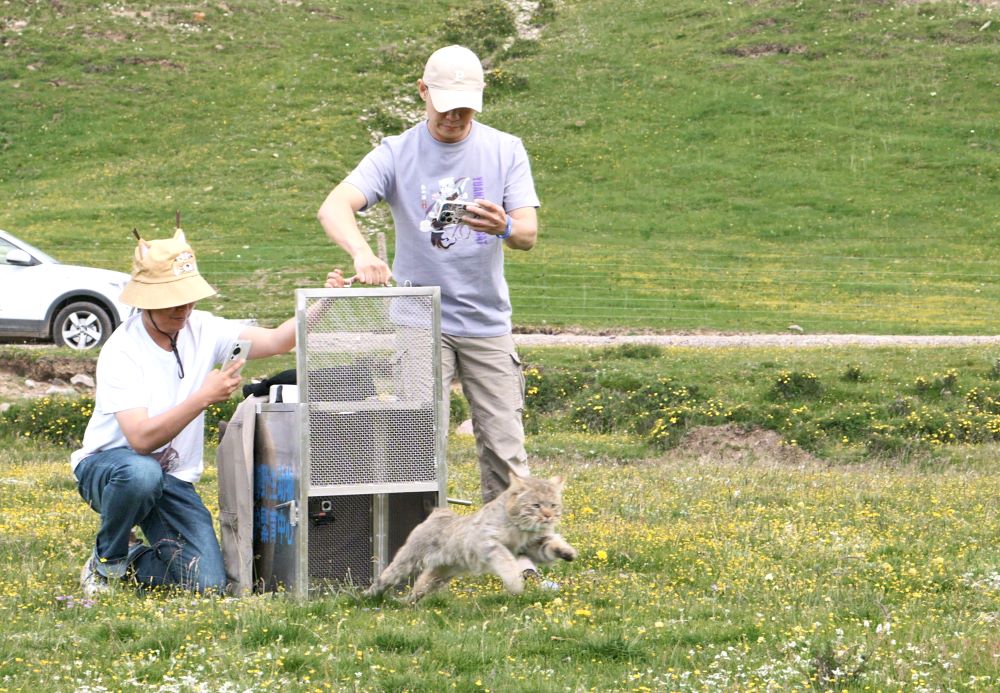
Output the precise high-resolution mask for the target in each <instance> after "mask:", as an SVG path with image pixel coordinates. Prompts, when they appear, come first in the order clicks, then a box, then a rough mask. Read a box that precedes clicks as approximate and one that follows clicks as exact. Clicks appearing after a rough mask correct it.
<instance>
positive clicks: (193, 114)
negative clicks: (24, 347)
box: [0, 0, 1000, 334]
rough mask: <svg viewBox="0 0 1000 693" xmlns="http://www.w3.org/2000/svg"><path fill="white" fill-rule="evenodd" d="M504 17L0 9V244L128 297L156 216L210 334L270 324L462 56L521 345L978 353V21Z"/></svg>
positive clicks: (498, 13) (989, 82) (689, 13)
mask: <svg viewBox="0 0 1000 693" xmlns="http://www.w3.org/2000/svg"><path fill="white" fill-rule="evenodd" d="M511 6H514V3H511ZM505 8H506V6H505V5H504V4H503V3H501V2H496V1H494V2H485V1H480V2H474V3H472V4H469V5H461V6H459V5H455V4H453V3H448V2H442V1H430V2H422V3H404V2H380V3H372V4H368V5H364V4H355V3H336V4H335V3H331V2H326V1H324V2H312V3H299V2H273V1H272V0H238V1H234V2H227V3H214V4H201V3H173V4H169V5H163V4H160V3H150V2H122V3H115V4H106V3H91V2H83V1H82V0H63V1H61V2H58V3H41V2H27V1H24V2H9V3H7V4H6V5H4V10H3V14H2V17H0V37H2V40H0V103H2V104H3V117H2V118H0V197H2V199H3V200H4V203H5V204H4V207H3V210H2V211H0V227H2V228H5V229H7V230H10V231H13V232H15V233H19V234H21V235H23V236H25V237H27V238H28V239H29V240H31V241H33V242H35V243H37V244H38V245H40V246H42V247H43V248H46V249H50V250H52V252H53V253H54V254H55V255H56V256H57V257H60V258H61V259H64V260H65V261H74V262H88V263H95V264H101V265H105V266H108V267H113V268H118V269H124V270H127V269H128V262H129V258H130V254H131V252H130V251H131V245H132V241H131V239H130V235H129V232H130V230H131V229H132V228H133V227H136V228H138V229H139V230H140V231H141V232H142V233H145V234H148V235H151V236H156V235H164V234H167V233H169V232H170V229H171V228H172V226H173V222H174V212H175V210H179V211H181V213H182V223H183V225H184V226H185V227H186V229H187V230H188V232H189V234H190V237H191V239H192V241H193V243H194V245H195V248H196V249H197V250H199V252H200V255H199V259H200V260H201V263H202V269H203V271H204V272H205V273H206V274H207V275H208V276H209V278H210V279H211V280H212V281H214V282H215V283H216V284H218V286H219V287H220V289H221V296H220V299H219V301H218V302H217V303H216V304H215V305H213V306H211V307H212V308H216V309H219V310H222V311H224V312H225V313H226V314H229V315H233V316H239V317H246V316H254V317H258V318H260V319H261V320H262V321H264V322H273V321H276V320H278V319H279V318H281V317H283V316H285V315H287V314H288V313H289V312H290V311H291V307H292V300H291V290H292V289H293V288H294V287H297V286H312V285H316V283H317V282H318V281H319V280H320V278H321V277H323V276H324V275H325V272H326V270H327V269H328V268H329V267H330V266H331V265H344V264H345V259H346V258H345V257H344V255H343V254H342V253H341V252H340V251H339V250H338V249H335V248H333V247H332V246H331V244H330V243H329V242H328V241H327V240H326V239H325V237H324V236H323V234H322V231H321V229H320V227H319V225H318V223H317V222H316V220H315V212H316V210H317V209H318V207H319V204H320V203H321V202H322V200H323V198H324V197H325V196H326V194H327V192H328V191H329V190H330V189H331V188H332V187H333V185H334V184H336V183H337V182H338V181H339V180H340V179H341V178H342V177H343V176H344V175H345V174H346V173H347V172H348V171H349V170H350V169H351V168H352V166H353V165H354V164H355V163H356V161H357V160H358V159H359V158H360V157H361V156H362V155H363V154H364V153H365V152H366V151H368V149H369V147H370V146H371V143H372V141H373V139H377V133H393V132H398V131H400V130H401V129H403V128H404V127H406V126H407V125H408V124H409V123H411V122H413V120H414V118H415V117H419V112H420V109H419V108H418V103H417V102H415V101H414V99H415V88H414V83H415V80H416V78H417V77H418V76H419V74H420V71H421V69H422V64H423V61H424V59H425V57H426V55H427V54H428V53H429V52H430V51H431V50H432V49H433V48H434V47H437V46H439V45H441V44H443V43H446V42H453V41H461V42H463V43H467V44H469V45H471V46H473V47H474V48H475V49H476V50H478V51H479V52H480V53H481V54H482V55H483V57H485V58H486V59H487V61H488V64H489V66H490V68H491V70H490V75H489V82H490V87H489V89H488V92H487V107H486V111H485V112H484V113H483V115H482V119H483V121H484V122H487V123H489V124H492V125H496V126H498V127H500V128H503V129H507V130H510V131H512V132H515V133H517V134H519V135H521V136H522V137H523V138H524V140H525V142H526V145H527V148H528V151H529V153H530V154H531V156H532V162H533V169H534V173H535V178H536V183H537V186H538V189H539V193H540V197H541V199H542V201H543V207H542V211H541V222H542V231H541V240H540V242H539V245H538V246H537V248H536V249H535V250H534V251H533V252H531V253H510V256H509V260H508V275H509V278H510V283H511V287H512V291H513V301H514V304H515V319H516V321H517V325H518V327H519V328H520V329H550V328H553V327H585V328H587V329H598V328H599V329H619V330H626V329H631V330H636V329H651V330H694V329H712V330H723V331H781V330H785V329H786V328H787V326H788V325H789V324H797V325H799V326H801V327H802V328H803V329H805V330H807V331H810V332H873V333H881V334H892V333H909V334H914V333H916V334H919V333H961V334H995V333H997V332H998V327H1000V323H998V322H997V317H996V311H994V310H992V307H993V306H994V305H995V304H996V302H997V300H998V298H1000V282H998V277H1000V273H998V267H997V260H996V253H995V252H993V250H992V248H993V245H994V243H993V240H994V229H995V228H996V225H997V222H998V219H1000V211H998V207H997V205H996V202H995V199H996V195H995V194H994V191H995V188H996V182H997V171H998V169H997V166H996V161H995V159H996V151H997V147H998V143H1000V140H998V133H1000V130H998V125H997V119H996V117H995V115H996V102H997V97H998V94H1000V83H998V82H997V78H996V73H995V68H994V66H995V64H996V57H997V54H998V47H1000V21H997V17H996V12H997V10H996V8H995V7H994V3H986V2H980V3H962V2H911V1H908V2H873V1H871V0H849V1H843V2H832V3H785V2H723V1H722V0H711V1H708V2H706V1H703V0H672V1H671V2H663V1H662V0H635V1H633V0H629V1H628V2H624V1H623V0H602V1H600V2H592V1H588V2H581V1H578V0H562V1H560V2H554V1H553V0H543V2H541V3H539V6H538V8H537V9H536V10H535V12H534V14H533V15H532V16H530V17H524V18H522V19H523V20H524V21H523V23H522V24H523V26H521V27H520V29H519V28H518V26H517V25H516V24H515V22H514V21H512V17H511V15H510V14H509V12H508V11H507V10H506V9H505ZM364 224H365V227H366V229H368V230H369V231H370V232H372V233H374V232H376V231H379V230H385V231H387V232H388V233H389V235H390V240H391V229H390V228H389V224H388V218H387V214H386V213H385V211H384V210H382V209H378V208H376V210H374V211H373V212H372V213H371V214H370V215H369V217H368V218H367V219H366V220H365V221H364ZM389 245H390V247H391V242H390V244H389Z"/></svg>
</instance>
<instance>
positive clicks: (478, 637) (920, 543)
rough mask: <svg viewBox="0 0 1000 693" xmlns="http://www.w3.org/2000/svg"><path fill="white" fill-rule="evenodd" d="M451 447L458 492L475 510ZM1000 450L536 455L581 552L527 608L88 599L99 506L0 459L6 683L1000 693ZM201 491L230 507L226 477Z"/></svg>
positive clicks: (486, 595)
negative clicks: (882, 456)
mask: <svg viewBox="0 0 1000 693" xmlns="http://www.w3.org/2000/svg"><path fill="white" fill-rule="evenodd" d="M472 447H473V446H472V444H471V442H470V441H469V440H468V439H466V438H459V437H453V439H452V442H451V446H450V457H451V460H450V464H451V470H450V471H451V474H450V477H449V486H450V493H451V494H452V495H456V496H458V497H465V498H475V497H477V495H478V478H477V476H476V475H477V474H478V472H477V468H476V464H475V462H474V452H473V450H472ZM997 453H998V449H997V447H996V446H995V445H992V446H985V447H976V448H967V449H961V450H959V451H956V452H955V453H954V456H955V463H953V464H948V465H943V466H942V467H940V468H933V469H919V468H917V467H916V466H899V465H891V466H882V465H878V464H872V465H864V466H844V465H828V464H824V463H819V462H816V461H808V462H801V463H797V464H782V463H780V462H775V461H774V460H773V459H769V458H768V456H767V455H766V454H762V455H761V456H760V457H757V458H754V457H752V456H751V457H744V458H742V459H740V460H739V461H734V460H732V459H729V460H727V459H713V458H712V457H711V456H707V457H706V456H694V455H691V454H688V455H684V454H682V453H679V452H678V453H675V454H671V455H668V456H665V457H662V458H659V459H655V460H649V461H646V462H643V463H641V464H622V463H621V462H617V461H614V460H609V459H606V458H605V459H601V458H589V459H588V456H587V453H586V449H585V448H584V449H583V451H582V452H581V456H582V458H581V457H575V456H567V455H558V456H553V457H537V456H536V457H535V461H534V471H535V473H536V474H551V473H561V474H567V475H568V476H569V478H570V481H569V485H568V487H567V490H566V494H565V502H566V506H567V510H566V512H565V514H564V519H563V526H564V534H565V535H566V537H567V538H568V539H569V540H570V541H571V542H572V543H573V544H574V545H576V546H577V548H578V549H579V550H580V557H579V559H578V560H577V561H576V562H574V563H572V564H564V565H560V566H556V567H555V568H553V569H551V570H549V571H547V573H546V577H547V578H549V579H552V580H554V581H556V582H558V584H559V590H558V591H550V590H545V589H542V588H541V587H539V586H537V585H533V586H530V587H529V589H528V590H527V591H526V592H525V594H523V595H522V596H520V597H510V596H507V595H505V594H503V593H502V591H501V585H500V583H499V581H498V580H495V579H493V578H467V579H462V580H459V581H456V582H455V583H454V584H453V585H452V587H451V590H450V591H449V592H448V593H445V594H440V595H435V596H432V597H429V598H428V599H426V600H425V601H424V602H422V603H421V604H420V605H419V606H418V607H415V608H412V607H404V606H401V605H398V604H397V603H396V602H394V601H392V600H386V601H378V600H370V599H360V598H358V597H357V596H356V595H353V594H342V595H340V596H337V597H330V598H323V599H314V600H311V601H309V602H296V601H295V600H292V599H289V598H286V597H284V596H281V595H277V596H258V597H251V598H245V599H238V600H234V599H218V598H204V597H202V598H199V597H193V596H190V595H169V594H164V595H152V596H147V597H137V596H135V595H134V594H131V593H128V592H126V591H122V592H120V593H117V594H114V595H112V596H109V597H102V598H100V599H97V600H86V599H83V598H81V596H80V593H79V587H78V584H77V574H78V571H79V567H80V565H81V563H82V560H83V557H84V556H85V555H86V553H87V551H88V550H89V546H90V542H91V541H92V537H93V532H94V531H95V529H96V516H95V514H94V513H93V512H92V511H91V510H90V509H89V508H88V507H87V506H86V505H85V504H84V503H83V502H82V501H81V500H80V498H79V496H78V495H77V493H76V490H75V488H74V485H73V484H72V482H71V481H70V480H69V476H68V474H67V468H66V464H65V450H56V449H54V448H52V447H49V446H45V445H35V446H30V445H28V446H24V445H19V446H17V447H16V448H13V449H12V447H11V446H3V448H2V451H0V484H2V486H3V489H2V495H0V499H2V500H0V504H2V505H0V604H2V608H0V610H2V612H3V614H4V616H3V618H4V634H5V637H4V638H3V639H2V640H0V690H2V691H22V690H30V689H44V690H53V691H139V690H157V691H245V690H255V691H256V690H286V691H324V690H334V691H428V692H430V691H444V690H459V691H497V692H501V691H502V692H508V691H751V690H830V691H845V690H850V691H876V690H883V691H889V690H891V691H942V690H952V691H988V690H995V689H996V687H997V685H998V684H1000V662H998V656H997V655H998V645H1000V642H998V639H997V618H998V614H997V603H998V599H1000V572H998V564H997V560H996V557H997V554H996V542H997V527H998V526H1000V517H998V515H997V504H996V502H995V500H996V497H997V494H998V493H1000V478H998V476H997V474H996V471H995V464H994V460H995V457H996V455H997ZM201 490H202V493H203V494H204V496H205V497H206V499H207V500H208V501H209V502H210V503H211V504H212V506H213V509H214V502H213V494H214V474H213V473H211V472H210V473H209V474H208V476H207V478H206V479H205V480H204V481H203V483H202V484H201Z"/></svg>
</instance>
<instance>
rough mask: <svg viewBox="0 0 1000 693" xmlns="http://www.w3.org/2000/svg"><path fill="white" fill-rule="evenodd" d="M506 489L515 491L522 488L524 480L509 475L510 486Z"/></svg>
mask: <svg viewBox="0 0 1000 693" xmlns="http://www.w3.org/2000/svg"><path fill="white" fill-rule="evenodd" d="M508 488H512V489H514V490H515V491H516V490H517V489H520V488H524V479H523V478H522V477H519V476H518V475H517V474H511V475H510V485H509V486H508Z"/></svg>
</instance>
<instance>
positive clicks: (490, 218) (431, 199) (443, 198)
mask: <svg viewBox="0 0 1000 693" xmlns="http://www.w3.org/2000/svg"><path fill="white" fill-rule="evenodd" d="M484 87H485V83H484V81H483V67H482V64H481V63H480V61H479V58H478V57H476V54H475V53H473V52H472V51H470V50H469V49H468V48H464V47H462V46H447V47H445V48H441V49H439V50H437V51H435V52H434V53H433V54H432V55H431V57H430V58H429V59H428V61H427V65H426V66H425V68H424V75H423V78H422V79H418V80H417V90H418V92H419V93H420V98H421V99H423V101H424V103H425V104H426V114H427V117H426V120H423V121H421V122H420V123H418V124H417V125H415V126H413V127H411V128H410V129H409V130H407V131H406V132H404V133H402V134H401V135H396V136H392V137H386V138H385V139H384V140H382V144H381V145H380V146H379V147H377V148H375V149H374V150H372V151H371V152H370V153H369V154H368V155H367V156H366V157H365V158H364V159H363V160H362V161H361V163H360V164H358V166H357V168H355V169H354V171H352V172H351V173H350V175H348V176H347V178H346V179H344V181H343V182H341V183H340V184H339V185H338V186H337V187H336V188H334V189H333V191H332V192H331V193H330V195H329V196H328V197H327V198H326V201H325V202H323V205H322V206H321V207H320V210H319V215H318V216H319V221H320V223H321V224H322V225H323V229H324V230H325V231H326V233H327V235H328V236H329V237H330V238H331V239H332V240H333V241H335V242H336V243H337V244H338V245H340V247H342V248H343V249H344V250H346V251H347V252H348V253H350V255H351V257H352V258H353V259H354V269H355V272H356V279H357V280H359V281H361V282H363V283H365V284H374V285H383V284H386V283H388V282H389V280H390V279H392V278H395V280H396V282H398V283H399V284H407V285H410V286H439V287H441V332H442V369H441V374H442V380H443V383H442V385H443V387H442V391H443V392H444V393H445V396H447V393H448V392H449V390H450V386H451V382H452V379H453V378H454V377H455V375H457V376H458V378H459V380H460V381H461V384H462V391H463V393H464V394H465V397H466V399H467V400H468V402H469V406H470V408H471V410H472V424H473V430H474V432H475V436H476V450H477V454H478V457H479V468H480V479H481V483H482V494H483V501H484V502H488V501H490V500H492V499H493V498H495V497H496V496H497V495H499V494H500V493H501V492H502V491H503V490H504V489H506V488H507V485H508V482H509V479H510V475H511V474H512V473H513V474H517V475H520V476H527V475H528V473H529V472H528V466H527V454H526V452H525V449H524V427H523V424H522V420H521V416H522V413H523V410H524V376H523V373H522V371H521V361H520V359H519V358H518V355H517V350H516V348H515V346H514V339H513V336H512V335H511V306H510V293H509V291H508V289H507V281H506V279H505V278H504V273H503V252H504V246H506V247H508V248H510V249H512V250H530V249H531V248H532V247H533V246H534V245H535V240H536V238H537V235H538V219H537V215H536V211H535V210H536V208H537V207H538V206H539V202H538V196H537V195H536V194H535V186H534V181H533V180H532V177H531V166H530V164H529V163H528V155H527V153H526V152H525V149H524V145H523V144H522V143H521V140H520V139H519V138H517V137H515V136H513V135H509V134H507V133H505V132H501V131H499V130H496V129H494V128H491V127H489V126H487V125H483V124H482V123H479V122H477V121H476V120H475V116H476V113H478V112H481V111H482V107H483V88H484ZM380 200H385V201H386V202H388V203H389V206H390V208H391V209H392V217H393V221H394V222H395V226H396V252H395V259H394V262H393V267H392V270H391V271H390V269H389V267H388V266H387V265H386V264H385V263H384V262H383V261H382V260H380V259H379V258H378V257H377V256H376V255H375V254H374V253H373V252H372V250H371V247H370V246H369V245H368V243H367V241H366V240H365V239H364V237H363V236H362V235H361V232H360V230H359V229H358V225H357V222H356V220H355V213H356V212H359V211H361V210H364V209H366V208H368V207H371V206H372V205H374V204H376V203H377V202H379V201H380Z"/></svg>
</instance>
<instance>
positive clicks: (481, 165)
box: [346, 121, 539, 337]
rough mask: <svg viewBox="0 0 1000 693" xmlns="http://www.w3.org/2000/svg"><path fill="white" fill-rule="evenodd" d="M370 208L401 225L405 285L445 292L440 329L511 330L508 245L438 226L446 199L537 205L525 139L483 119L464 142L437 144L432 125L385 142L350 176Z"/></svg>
mask: <svg viewBox="0 0 1000 693" xmlns="http://www.w3.org/2000/svg"><path fill="white" fill-rule="evenodd" d="M346 181H347V182H348V183H350V184H351V185H353V186H355V187H356V188H358V189H359V190H360V191H361V192H362V193H363V194H364V196H365V199H366V201H367V205H366V206H369V207H370V206H371V205H374V204H375V203H377V202H379V201H380V200H385V201H386V202H388V203H389V206H390V207H391V208H392V219H393V222H394V223H395V226H396V253H395V256H394V258H393V265H392V274H393V278H394V279H395V280H396V283H397V284H399V285H400V286H403V285H405V284H409V285H412V286H440V287H441V331H442V332H444V333H445V334H450V335H457V336H460V337H499V336H500V335H504V334H507V333H509V332H510V330H511V306H510V292H509V290H508V288H507V280H506V279H505V278H504V274H503V248H504V244H503V241H501V240H500V239H498V238H497V237H496V236H494V235H492V234H487V233H481V232H479V231H474V230H472V228H470V227H468V226H465V225H464V224H461V223H459V224H449V225H447V226H441V227H440V228H438V227H437V226H435V225H434V224H433V223H432V219H436V218H437V211H438V209H439V205H440V203H442V202H444V201H446V200H447V201H455V202H472V200H474V199H475V198H481V199H486V200H490V201H492V202H495V203H496V204H498V205H500V206H501V207H503V208H504V209H505V210H507V211H513V210H515V209H520V208H522V207H538V206H539V203H538V196H537V195H536V194H535V184H534V181H533V179H532V176H531V166H530V164H529V161H528V154H527V153H526V152H525V149H524V145H523V144H522V143H521V140H520V139H518V138H517V137H515V136H514V135H510V134H508V133H505V132H502V131H500V130H497V129H495V128H491V127H490V126H488V125H483V124H482V123H480V122H478V121H472V130H471V131H470V132H469V136H468V137H466V138H465V139H463V140H462V141H461V142H455V143H445V142H439V141H438V140H436V139H434V137H432V136H431V134H430V132H429V131H428V130H427V122H426V121H421V122H420V123H418V124H417V125H414V126H413V127H412V128H410V129H409V130H407V131H406V132H404V133H402V134H400V135H394V136H392V137H386V138H385V139H384V140H382V144H381V145H380V146H378V147H376V148H375V149H373V150H372V151H371V152H369V153H368V155H367V156H366V157H365V158H364V159H363V160H362V161H361V163H359V164H358V166H357V167H356V168H355V169H354V171H352V172H351V174H350V175H348V176H347V178H346Z"/></svg>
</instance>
